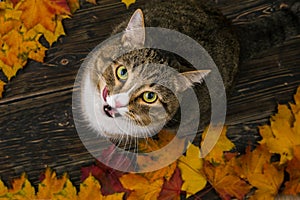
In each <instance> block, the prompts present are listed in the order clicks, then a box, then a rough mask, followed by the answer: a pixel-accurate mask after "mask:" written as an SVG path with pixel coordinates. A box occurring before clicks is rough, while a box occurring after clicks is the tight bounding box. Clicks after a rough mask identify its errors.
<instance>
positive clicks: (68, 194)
mask: <svg viewBox="0 0 300 200" xmlns="http://www.w3.org/2000/svg"><path fill="white" fill-rule="evenodd" d="M53 199H54V200H70V199H77V195H76V188H75V187H74V186H73V184H72V183H71V181H70V180H69V179H67V180H66V183H65V184H64V187H63V189H62V190H61V191H59V192H58V193H56V194H53Z"/></svg>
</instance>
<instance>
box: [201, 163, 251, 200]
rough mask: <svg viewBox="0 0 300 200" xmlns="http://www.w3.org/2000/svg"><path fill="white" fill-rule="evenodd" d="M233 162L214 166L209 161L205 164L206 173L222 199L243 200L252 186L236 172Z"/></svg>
mask: <svg viewBox="0 0 300 200" xmlns="http://www.w3.org/2000/svg"><path fill="white" fill-rule="evenodd" d="M232 161H234V159H232V160H230V162H227V163H225V164H220V165H217V166H214V165H213V164H211V163H209V162H208V161H206V162H205V165H204V172H205V174H206V177H207V180H208V181H209V183H210V184H211V185H212V186H213V188H214V189H215V190H216V191H217V192H218V193H219V195H220V197H222V199H231V197H236V198H237V199H243V198H244V197H245V195H246V194H247V193H248V192H249V191H250V189H251V186H250V185H248V184H247V183H246V182H245V181H244V180H242V179H241V178H240V177H239V176H238V175H237V174H236V173H235V171H234V168H233V167H232V163H231V162H232Z"/></svg>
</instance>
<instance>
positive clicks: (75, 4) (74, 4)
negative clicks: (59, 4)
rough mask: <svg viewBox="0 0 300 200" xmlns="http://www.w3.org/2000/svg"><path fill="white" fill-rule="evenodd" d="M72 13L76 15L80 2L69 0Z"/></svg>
mask: <svg viewBox="0 0 300 200" xmlns="http://www.w3.org/2000/svg"><path fill="white" fill-rule="evenodd" d="M67 3H68V5H69V8H70V10H71V13H74V12H75V11H76V10H78V9H79V8H80V4H79V0H67Z"/></svg>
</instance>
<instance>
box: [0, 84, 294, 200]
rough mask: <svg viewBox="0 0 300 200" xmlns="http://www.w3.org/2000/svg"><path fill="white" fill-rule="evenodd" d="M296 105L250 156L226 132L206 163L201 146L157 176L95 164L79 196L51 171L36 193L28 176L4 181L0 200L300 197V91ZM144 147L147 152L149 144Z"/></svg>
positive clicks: (274, 121)
mask: <svg viewBox="0 0 300 200" xmlns="http://www.w3.org/2000/svg"><path fill="white" fill-rule="evenodd" d="M294 100H295V103H290V104H289V105H279V106H278V113H277V114H275V115H274V116H272V117H271V119H270V125H264V126H261V127H259V132H260V134H261V136H262V140H261V141H260V142H259V145H258V146H257V147H256V148H255V149H254V150H252V151H251V149H250V147H248V148H247V150H246V153H245V154H243V155H238V153H231V152H229V151H230V150H232V149H233V148H234V147H235V146H234V144H233V143H232V142H231V141H230V140H228V139H227V137H226V127H224V129H223V131H222V134H221V136H220V138H219V140H218V142H217V143H216V145H215V146H214V148H213V150H212V151H211V152H210V153H209V154H208V155H207V156H206V157H205V158H200V157H201V152H200V148H199V147H200V144H199V146H197V145H193V144H189V148H188V150H187V152H186V153H185V155H183V156H181V157H180V158H179V159H178V160H177V161H176V162H174V163H172V164H171V165H169V166H167V167H164V168H162V169H160V170H157V171H154V172H148V173H140V174H134V173H124V172H120V171H116V170H114V169H112V168H109V167H107V166H105V165H103V164H102V163H96V164H95V165H92V166H89V167H84V168H82V181H83V182H82V183H81V185H80V191H79V192H77V191H76V189H75V187H74V186H73V185H72V183H71V182H70V180H69V179H68V178H67V175H66V174H65V175H63V176H62V177H61V178H59V179H58V178H57V177H56V174H55V173H54V172H51V170H50V169H47V170H46V172H45V174H44V175H43V180H42V182H41V183H40V184H39V185H38V192H37V193H36V192H35V190H34V188H33V187H32V186H31V184H30V182H29V181H28V180H27V179H26V178H25V175H22V177H21V178H20V179H17V180H14V181H13V183H12V188H10V189H8V188H7V187H6V186H5V185H4V184H3V182H1V181H0V199H26V198H27V199H36V198H37V199H123V198H125V199H129V200H130V199H132V200H136V199H141V200H144V199H148V200H152V199H163V200H165V199H180V198H182V197H183V198H185V197H190V196H192V195H194V194H196V193H197V197H198V198H199V197H201V196H203V195H205V194H206V193H207V192H208V191H210V190H211V189H214V190H215V191H216V192H217V193H218V194H219V196H220V197H221V198H222V199H231V198H237V199H244V198H245V197H247V198H249V199H273V198H274V197H275V196H277V195H278V194H283V195H297V194H300V87H299V88H298V91H297V93H296V95H295V96H294ZM205 134H206V132H204V134H203V136H202V140H203V138H204V137H205ZM160 137H161V139H162V140H163V141H164V142H169V139H170V138H171V137H170V135H168V133H167V132H163V137H162V135H161V136H160ZM164 142H163V143H164ZM153 144H154V146H155V145H156V147H157V148H159V147H161V146H162V145H163V144H162V143H161V141H159V140H158V141H152V146H153ZM140 145H141V146H140V147H141V149H145V150H146V149H147V148H146V147H145V144H140ZM140 165H141V166H142V165H143V163H142V162H141V163H140Z"/></svg>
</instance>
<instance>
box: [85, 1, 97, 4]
mask: <svg viewBox="0 0 300 200" xmlns="http://www.w3.org/2000/svg"><path fill="white" fill-rule="evenodd" d="M86 1H87V2H89V3H92V4H94V5H96V4H97V2H96V0H86Z"/></svg>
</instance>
